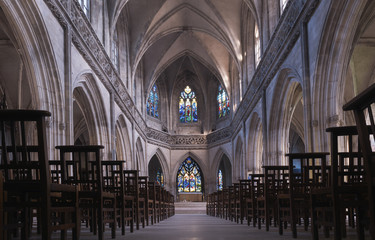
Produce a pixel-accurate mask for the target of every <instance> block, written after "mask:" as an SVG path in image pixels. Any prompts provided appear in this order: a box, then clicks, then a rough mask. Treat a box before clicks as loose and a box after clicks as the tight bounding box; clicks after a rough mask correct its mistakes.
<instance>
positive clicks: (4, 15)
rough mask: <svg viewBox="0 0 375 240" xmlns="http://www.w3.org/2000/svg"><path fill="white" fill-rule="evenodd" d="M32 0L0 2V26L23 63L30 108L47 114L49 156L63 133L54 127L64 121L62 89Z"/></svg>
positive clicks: (52, 54)
mask: <svg viewBox="0 0 375 240" xmlns="http://www.w3.org/2000/svg"><path fill="white" fill-rule="evenodd" d="M37 5H38V4H37V3H35V2H34V1H7V2H4V1H1V2H0V7H1V9H2V11H1V13H0V15H1V16H0V25H1V28H2V30H4V29H6V30H5V31H6V32H7V35H9V38H10V41H11V44H13V45H14V47H15V49H17V52H18V55H19V56H20V57H19V59H20V60H21V61H22V62H23V69H24V70H23V74H22V75H23V81H27V84H28V85H29V88H30V97H31V104H30V105H28V106H27V108H30V109H44V110H48V111H50V112H51V114H52V115H51V117H50V118H49V121H48V122H49V123H50V127H49V128H48V129H47V136H48V137H47V146H49V156H51V157H53V156H54V154H57V152H56V151H55V148H54V146H56V145H58V144H59V143H60V137H61V134H63V130H62V129H59V128H58V127H57V125H58V124H59V123H61V122H64V109H63V108H61V107H55V106H63V100H62V99H63V96H62V95H61V93H62V92H63V91H62V86H61V85H60V84H59V83H60V82H61V79H60V76H59V74H58V71H56V69H58V66H57V63H56V61H55V59H56V57H55V54H54V51H53V47H52V44H51V41H50V38H49V34H48V30H47V28H46V26H45V23H44V19H43V17H42V16H41V14H40V9H39V7H38V6H37Z"/></svg>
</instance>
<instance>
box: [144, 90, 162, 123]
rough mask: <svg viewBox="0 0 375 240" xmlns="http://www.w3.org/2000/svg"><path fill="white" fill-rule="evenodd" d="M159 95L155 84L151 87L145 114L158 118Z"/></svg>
mask: <svg viewBox="0 0 375 240" xmlns="http://www.w3.org/2000/svg"><path fill="white" fill-rule="evenodd" d="M158 107H159V94H158V89H157V87H156V84H154V86H153V87H152V89H151V91H150V93H149V94H148V99H147V114H148V115H150V116H152V117H155V118H159V108H158Z"/></svg>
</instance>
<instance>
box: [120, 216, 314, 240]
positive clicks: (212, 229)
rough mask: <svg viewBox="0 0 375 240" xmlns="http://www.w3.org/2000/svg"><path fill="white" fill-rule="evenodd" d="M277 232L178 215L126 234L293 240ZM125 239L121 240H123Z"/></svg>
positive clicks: (146, 239) (151, 238)
mask: <svg viewBox="0 0 375 240" xmlns="http://www.w3.org/2000/svg"><path fill="white" fill-rule="evenodd" d="M276 230H277V229H276V228H275V229H271V230H270V232H266V231H265V229H264V228H263V229H261V230H259V229H257V228H254V227H252V226H251V227H249V226H247V224H245V223H244V224H243V225H241V224H237V223H234V222H231V221H227V220H223V219H220V218H216V217H211V216H207V215H204V214H176V215H175V216H173V217H171V218H169V219H167V220H164V221H161V222H160V223H157V224H155V225H153V226H148V227H146V228H144V229H141V230H139V231H136V230H135V231H134V233H129V232H127V233H126V237H125V238H124V239H126V240H159V239H160V240H245V239H246V240H249V239H261V240H267V239H270V240H271V239H273V240H274V239H277V240H279V239H280V240H281V239H292V235H291V232H290V231H285V235H284V236H279V234H278V232H277V231H276ZM120 239H122V238H120ZM298 239H311V234H310V232H302V233H298Z"/></svg>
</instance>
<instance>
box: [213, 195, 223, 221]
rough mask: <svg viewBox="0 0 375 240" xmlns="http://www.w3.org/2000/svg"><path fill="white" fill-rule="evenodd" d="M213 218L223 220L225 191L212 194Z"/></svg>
mask: <svg viewBox="0 0 375 240" xmlns="http://www.w3.org/2000/svg"><path fill="white" fill-rule="evenodd" d="M211 197H212V202H213V203H212V204H213V206H212V212H211V213H212V216H216V217H220V218H223V216H224V213H223V206H222V204H223V191H222V190H221V191H217V192H213V193H212V196H211Z"/></svg>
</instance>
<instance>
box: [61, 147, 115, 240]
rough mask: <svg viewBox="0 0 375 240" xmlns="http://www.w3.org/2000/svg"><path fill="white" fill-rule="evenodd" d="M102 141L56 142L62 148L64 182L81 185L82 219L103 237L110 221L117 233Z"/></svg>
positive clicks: (113, 194) (80, 204)
mask: <svg viewBox="0 0 375 240" xmlns="http://www.w3.org/2000/svg"><path fill="white" fill-rule="evenodd" d="M103 148H104V147H103V146H100V145H89V146H57V147H56V149H58V150H59V151H60V161H61V166H62V182H63V183H65V184H69V185H73V186H78V187H79V207H80V209H81V219H82V220H87V221H88V222H89V223H90V226H91V228H92V230H93V232H94V234H98V238H99V239H100V240H101V239H103V237H104V236H103V232H104V227H105V225H106V224H107V223H108V224H110V227H111V230H112V238H115V237H116V194H115V193H112V192H110V191H105V190H104V183H103V172H102V163H101V158H100V150H101V149H103Z"/></svg>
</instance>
